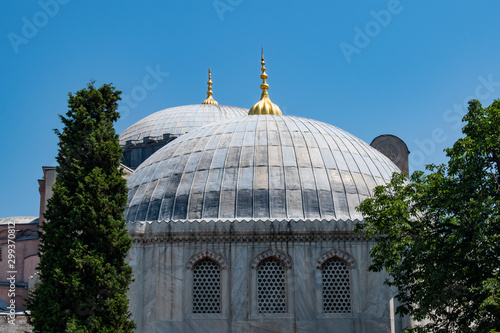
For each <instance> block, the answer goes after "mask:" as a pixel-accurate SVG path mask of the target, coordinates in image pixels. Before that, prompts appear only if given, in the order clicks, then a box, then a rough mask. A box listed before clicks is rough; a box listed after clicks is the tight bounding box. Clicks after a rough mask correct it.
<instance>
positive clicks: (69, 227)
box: [28, 82, 135, 333]
mask: <svg viewBox="0 0 500 333" xmlns="http://www.w3.org/2000/svg"><path fill="white" fill-rule="evenodd" d="M120 94H121V92H120V91H117V90H115V88H114V87H113V86H111V85H108V84H104V85H103V86H102V87H100V88H95V87H94V84H93V82H91V83H89V84H88V85H87V88H86V89H82V90H80V91H78V92H77V93H76V94H74V95H73V94H71V93H70V94H69V99H68V106H69V110H68V112H67V113H66V115H65V116H62V115H61V116H60V118H61V120H62V123H63V125H64V129H63V130H62V132H59V131H58V130H56V134H57V135H58V137H59V141H60V142H59V154H58V156H57V162H58V164H59V166H58V167H57V170H56V171H57V179H56V183H55V184H54V186H53V196H52V198H51V199H50V200H49V202H48V206H47V211H46V213H45V214H44V216H45V218H46V220H47V222H44V223H43V225H42V230H43V231H42V232H40V233H39V236H40V243H41V245H40V264H39V266H38V270H39V274H40V279H41V283H40V285H39V286H38V287H37V289H36V290H35V291H34V292H33V293H32V295H31V296H30V298H29V300H28V310H30V312H31V314H30V317H29V319H30V323H31V324H32V325H33V327H34V330H35V331H36V332H44V333H45V332H132V331H133V329H134V328H135V324H134V323H133V321H131V319H130V312H129V310H128V299H127V295H126V292H127V290H128V288H129V284H130V282H131V279H132V269H131V267H130V266H129V265H128V264H127V263H126V261H125V256H126V253H127V251H128V250H129V248H130V246H131V239H130V237H129V235H128V232H127V230H126V229H125V220H124V218H123V211H124V209H125V204H126V201H127V187H126V185H125V180H124V179H123V177H122V174H123V171H122V169H121V168H120V158H121V154H122V151H121V148H120V146H119V144H118V136H117V134H116V133H115V130H114V128H113V122H115V121H116V120H117V119H118V118H119V113H118V112H117V106H118V105H117V102H118V101H119V100H120Z"/></svg>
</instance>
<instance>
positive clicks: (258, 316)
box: [249, 249, 294, 320]
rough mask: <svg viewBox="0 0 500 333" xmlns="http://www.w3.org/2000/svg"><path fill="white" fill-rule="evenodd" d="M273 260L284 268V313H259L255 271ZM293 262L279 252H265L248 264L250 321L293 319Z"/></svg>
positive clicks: (286, 255)
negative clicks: (264, 263) (262, 264)
mask: <svg viewBox="0 0 500 333" xmlns="http://www.w3.org/2000/svg"><path fill="white" fill-rule="evenodd" d="M269 259H274V260H276V261H278V262H279V263H280V264H281V265H282V266H283V268H284V273H285V306H286V312H285V313H259V309H258V297H257V290H258V282H257V271H258V268H259V266H260V264H261V263H263V262H265V261H267V260H269ZM292 270H293V261H292V258H291V257H290V256H289V255H288V254H286V253H284V252H282V251H279V250H274V249H271V250H265V251H262V252H260V253H259V254H258V255H256V256H255V257H254V258H253V260H252V261H251V264H250V290H249V301H250V318H251V319H252V320H264V319H294V313H293V309H294V288H293V284H292V283H293V280H292V276H293V271H292Z"/></svg>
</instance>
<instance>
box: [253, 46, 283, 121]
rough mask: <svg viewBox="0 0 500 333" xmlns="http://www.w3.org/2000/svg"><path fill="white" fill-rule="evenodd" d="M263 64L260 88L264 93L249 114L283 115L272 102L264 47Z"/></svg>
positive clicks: (262, 52)
mask: <svg viewBox="0 0 500 333" xmlns="http://www.w3.org/2000/svg"><path fill="white" fill-rule="evenodd" d="M260 64H261V65H262V69H261V71H262V74H261V75H260V78H261V79H262V84H261V85H260V89H262V94H261V95H260V101H258V102H257V103H256V104H255V105H254V106H252V108H251V109H250V111H248V114H249V115H255V114H273V115H282V114H283V113H281V110H280V108H279V107H278V106H277V105H276V104H274V103H273V102H271V100H270V99H269V94H268V92H267V89H269V85H268V84H267V82H266V79H267V77H268V76H267V74H266V66H265V65H266V62H265V61H264V49H263V48H262V49H261V63H260Z"/></svg>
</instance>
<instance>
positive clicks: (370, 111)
mask: <svg viewBox="0 0 500 333" xmlns="http://www.w3.org/2000/svg"><path fill="white" fill-rule="evenodd" d="M499 13H500V2H499V1H497V0H481V1H472V0H469V1H464V0H440V1H435V0H434V1H431V0H427V1H424V0H413V1H411V0H401V1H396V0H390V1H388V0H384V1H346V0H336V1H332V0H321V1H295V0H293V1H292V0H286V1H285V0H281V1H278V0H273V1H260V0H259V1H255V0H252V1H250V0H217V1H213V0H183V1H148V0H145V1H141V2H139V1H128V0H122V1H94V0H89V1H76V0H42V1H35V0H24V1H10V2H7V3H5V4H4V5H3V8H2V11H1V13H0V26H1V32H0V35H1V39H0V50H1V55H2V57H1V59H2V61H1V62H0V68H1V73H2V84H1V89H0V94H1V98H0V112H1V113H0V114H1V116H2V117H1V119H2V121H1V123H0V126H1V131H0V136H1V137H0V156H1V164H0V168H1V169H0V171H1V173H0V188H1V192H0V217H8V216H17V215H34V216H36V215H38V208H39V194H38V184H37V179H38V178H40V177H41V176H42V169H41V167H42V166H44V165H48V166H50V165H55V155H56V154H57V139H56V136H55V135H54V133H53V131H52V129H54V128H61V124H60V121H59V118H58V116H57V115H58V114H63V113H65V112H66V110H67V104H66V103H67V94H68V92H75V91H77V90H79V89H82V88H84V87H85V85H86V83H87V82H89V80H90V79H94V80H96V84H97V85H101V84H103V83H113V84H114V85H115V86H116V87H117V88H118V89H119V90H122V91H123V92H124V94H126V95H128V96H129V98H130V102H129V105H126V103H123V102H122V106H123V107H122V111H126V114H125V115H124V117H122V119H120V120H119V122H118V123H117V124H116V129H117V132H121V131H123V130H124V129H126V128H127V127H128V126H130V125H132V124H133V123H135V122H136V121H138V120H140V119H141V118H143V117H145V116H147V115H149V114H151V113H153V112H155V111H158V110H161V109H164V108H167V107H173V106H178V105H186V104H196V103H200V102H202V101H203V100H204V99H205V97H206V95H205V92H206V81H207V77H206V76H207V68H208V67H211V68H212V74H213V77H212V80H213V82H214V86H213V90H214V98H215V99H216V100H217V101H218V102H219V103H220V104H226V105H234V106H240V107H247V108H250V107H251V106H252V105H253V104H254V103H255V102H256V101H258V99H259V97H260V89H259V85H260V82H261V81H260V79H259V75H260V63H259V62H260V47H261V45H262V46H264V53H265V57H266V66H267V69H268V70H267V73H268V75H269V79H268V83H269V84H270V89H269V93H270V96H271V100H272V101H273V102H274V103H276V104H278V105H279V106H280V107H281V109H282V110H283V112H284V113H285V114H288V115H296V116H303V117H308V118H314V119H318V120H321V121H324V122H327V123H330V124H333V125H335V126H338V127H340V128H343V129H344V130H346V131H348V132H351V133H353V134H354V135H356V136H358V137H359V138H361V139H363V140H364V141H366V142H368V143H370V142H371V140H372V139H373V138H375V137H376V136H378V135H380V134H394V135H397V136H399V137H400V138H402V139H403V140H404V141H405V142H406V143H407V145H408V147H409V150H410V151H411V154H410V157H411V159H410V161H411V164H410V171H414V170H417V169H423V168H424V165H425V164H429V163H442V162H444V161H445V156H444V153H443V152H442V150H443V148H445V147H447V146H450V145H452V144H453V142H454V141H455V140H456V139H457V138H458V137H459V136H460V126H458V119H460V118H461V116H459V114H460V112H462V111H460V110H461V109H463V104H464V100H465V101H467V100H468V99H471V98H477V99H479V100H480V101H481V102H482V103H483V105H489V104H491V102H492V101H493V99H495V98H500V61H499V59H500V43H499V40H500V24H499ZM150 71H158V72H159V74H157V79H158V82H155V81H152V80H150V78H149V77H147V75H148V74H149V72H150ZM165 73H168V75H167V74H165ZM145 78H146V83H144V79H145ZM148 80H149V81H148ZM156 83H157V84H156ZM146 87H147V88H148V89H145V88H146ZM141 92H142V93H143V94H142V95H141V94H140V93H141ZM144 92H146V94H144ZM125 107H127V108H128V110H126V109H125Z"/></svg>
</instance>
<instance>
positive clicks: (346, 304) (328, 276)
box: [322, 259, 351, 313]
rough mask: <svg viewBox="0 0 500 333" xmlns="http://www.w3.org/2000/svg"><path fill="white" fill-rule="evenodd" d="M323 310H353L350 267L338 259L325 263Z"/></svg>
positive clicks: (330, 311) (335, 311) (338, 311)
mask: <svg viewBox="0 0 500 333" xmlns="http://www.w3.org/2000/svg"><path fill="white" fill-rule="evenodd" d="M322 273H323V312H324V313H350V312H351V279H350V273H349V268H348V267H347V265H346V264H344V263H343V262H342V261H340V260H338V259H331V260H329V261H327V262H326V263H325V264H324V265H323V272H322Z"/></svg>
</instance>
